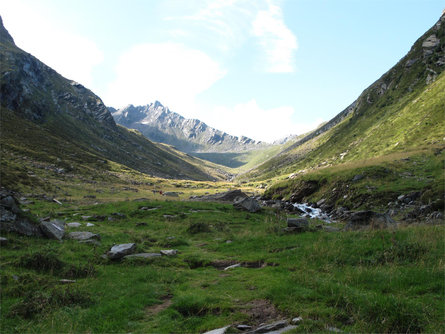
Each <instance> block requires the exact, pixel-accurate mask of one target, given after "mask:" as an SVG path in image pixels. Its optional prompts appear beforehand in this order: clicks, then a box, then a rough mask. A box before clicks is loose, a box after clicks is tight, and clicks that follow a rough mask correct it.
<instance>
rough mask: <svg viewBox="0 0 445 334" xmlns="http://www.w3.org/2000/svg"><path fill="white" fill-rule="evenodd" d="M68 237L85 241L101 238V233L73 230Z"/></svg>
mask: <svg viewBox="0 0 445 334" xmlns="http://www.w3.org/2000/svg"><path fill="white" fill-rule="evenodd" d="M67 238H68V239H73V240H78V241H85V240H92V239H95V240H100V235H99V234H94V233H91V232H71V233H68V235H67Z"/></svg>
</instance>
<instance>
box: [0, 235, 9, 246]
mask: <svg viewBox="0 0 445 334" xmlns="http://www.w3.org/2000/svg"><path fill="white" fill-rule="evenodd" d="M7 244H8V239H6V238H3V237H0V246H6V245H7Z"/></svg>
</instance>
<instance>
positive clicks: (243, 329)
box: [236, 324, 252, 331]
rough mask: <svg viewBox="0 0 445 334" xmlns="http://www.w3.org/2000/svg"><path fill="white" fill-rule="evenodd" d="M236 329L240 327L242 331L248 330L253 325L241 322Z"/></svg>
mask: <svg viewBox="0 0 445 334" xmlns="http://www.w3.org/2000/svg"><path fill="white" fill-rule="evenodd" d="M236 329H238V330H240V331H246V330H249V329H252V326H249V325H242V324H241V325H237V326H236Z"/></svg>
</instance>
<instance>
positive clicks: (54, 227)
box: [40, 219, 65, 240]
mask: <svg viewBox="0 0 445 334" xmlns="http://www.w3.org/2000/svg"><path fill="white" fill-rule="evenodd" d="M40 229H41V230H42V232H43V234H44V235H46V236H47V237H48V238H50V239H57V240H62V238H63V235H64V234H65V222H64V221H62V220H57V219H55V220H51V221H49V222H46V221H44V222H41V223H40Z"/></svg>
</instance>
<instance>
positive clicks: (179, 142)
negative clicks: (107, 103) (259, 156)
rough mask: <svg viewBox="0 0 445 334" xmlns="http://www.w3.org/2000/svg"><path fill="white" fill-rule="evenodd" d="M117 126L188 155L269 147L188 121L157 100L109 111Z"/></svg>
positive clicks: (195, 121)
mask: <svg viewBox="0 0 445 334" xmlns="http://www.w3.org/2000/svg"><path fill="white" fill-rule="evenodd" d="M109 110H110V111H111V113H112V115H113V117H114V119H115V121H116V123H118V124H120V125H123V126H125V127H127V128H130V129H136V130H139V131H140V132H141V133H142V134H143V135H144V136H146V137H147V138H148V139H150V140H152V141H155V142H160V143H165V144H169V145H173V146H174V147H176V148H177V149H178V150H181V151H183V152H187V153H205V152H221V153H222V152H224V153H227V152H241V151H248V150H252V149H258V148H261V147H265V146H267V144H265V143H262V142H258V141H255V140H253V139H250V138H247V137H244V136H243V137H236V136H231V135H229V134H227V133H225V132H223V131H220V130H217V129H214V128H212V127H210V126H208V125H207V124H205V123H203V122H201V121H199V120H197V119H186V118H184V117H182V116H181V115H179V114H177V113H175V112H172V111H171V110H170V109H169V108H167V107H164V106H163V105H162V104H161V103H160V102H158V101H156V102H154V103H150V104H148V105H145V106H137V107H135V106H133V105H129V106H127V107H125V108H122V109H119V110H115V109H113V108H109Z"/></svg>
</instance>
